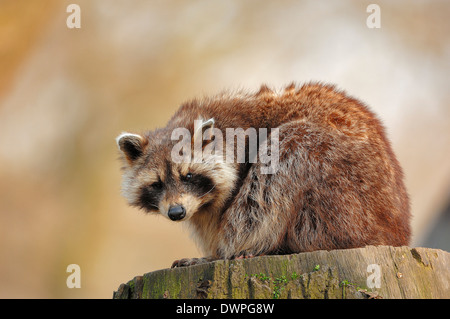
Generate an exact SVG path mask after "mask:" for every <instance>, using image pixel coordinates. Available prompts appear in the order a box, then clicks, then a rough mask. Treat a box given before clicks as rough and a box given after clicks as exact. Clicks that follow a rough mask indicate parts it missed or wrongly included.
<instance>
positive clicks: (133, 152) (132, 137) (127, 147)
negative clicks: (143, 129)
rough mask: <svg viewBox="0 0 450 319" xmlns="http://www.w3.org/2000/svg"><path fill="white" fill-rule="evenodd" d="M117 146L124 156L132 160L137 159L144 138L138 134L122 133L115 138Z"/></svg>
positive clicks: (140, 152) (140, 153)
mask: <svg viewBox="0 0 450 319" xmlns="http://www.w3.org/2000/svg"><path fill="white" fill-rule="evenodd" d="M116 142H117V146H118V147H119V150H121V151H122V152H123V153H124V154H125V156H126V158H127V159H128V160H129V161H130V162H133V161H135V160H136V159H138V158H139V157H140V156H141V155H142V152H143V146H144V138H143V137H142V136H140V135H138V134H132V133H122V134H120V135H119V136H117V138H116Z"/></svg>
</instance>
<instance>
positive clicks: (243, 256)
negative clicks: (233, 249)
mask: <svg viewBox="0 0 450 319" xmlns="http://www.w3.org/2000/svg"><path fill="white" fill-rule="evenodd" d="M260 256H261V255H260ZM253 257H255V255H253V254H249V253H242V254H240V255H238V256H234V257H232V258H231V259H248V258H253Z"/></svg>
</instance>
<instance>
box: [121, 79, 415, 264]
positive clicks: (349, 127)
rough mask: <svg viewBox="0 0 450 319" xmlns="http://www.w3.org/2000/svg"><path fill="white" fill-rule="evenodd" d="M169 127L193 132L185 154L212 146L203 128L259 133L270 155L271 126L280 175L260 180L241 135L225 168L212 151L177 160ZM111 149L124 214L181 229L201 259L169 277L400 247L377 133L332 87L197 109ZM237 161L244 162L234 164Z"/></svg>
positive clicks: (399, 197)
mask: <svg viewBox="0 0 450 319" xmlns="http://www.w3.org/2000/svg"><path fill="white" fill-rule="evenodd" d="M196 120H197V121H201V122H200V123H201V125H200V126H199V127H197V128H196V127H195V125H194V122H195V121H196ZM177 128H184V129H185V130H186V131H187V132H189V133H190V134H191V137H192V143H190V144H191V145H190V146H189V147H191V148H192V154H194V155H195V152H198V148H197V149H195V148H194V139H195V138H196V137H197V138H199V139H200V141H201V150H202V151H204V150H205V149H206V148H207V146H208V145H209V146H211V145H215V146H217V144H216V143H218V142H219V140H220V139H219V138H217V139H216V137H217V136H215V135H214V136H212V135H211V133H209V135H208V134H207V132H208V129H212V128H214V129H218V130H220V132H222V133H223V135H224V136H225V135H226V134H225V133H226V129H227V128H240V129H242V130H245V132H248V131H247V129H249V128H256V129H260V128H265V129H267V130H268V131H267V132H268V133H269V136H268V137H267V138H265V139H264V138H263V137H262V136H260V133H259V131H256V132H258V133H257V134H258V136H257V138H258V144H257V147H258V148H261V147H262V146H261V145H263V146H265V147H268V146H270V145H269V144H271V138H270V133H271V132H273V129H275V128H276V129H277V133H278V136H277V141H278V153H277V160H278V163H277V170H275V171H274V172H273V173H269V174H263V173H262V171H261V168H262V167H263V166H267V163H262V162H261V161H250V160H249V158H250V153H251V152H250V151H251V150H250V149H249V146H248V144H249V143H248V142H249V136H248V135H246V136H245V141H246V142H247V144H244V146H243V145H242V143H241V144H239V143H234V145H233V148H232V151H234V152H235V153H234V157H233V158H234V160H233V161H225V160H224V156H225V155H224V154H225V152H223V153H222V154H219V155H218V154H217V152H216V153H214V154H212V152H211V154H209V155H206V156H205V158H206V160H205V158H203V159H202V161H200V162H199V161H197V162H196V161H192V160H191V161H185V162H181V163H179V162H175V161H174V160H173V149H174V147H176V145H177V143H179V139H178V137H176V138H175V139H174V136H173V134H172V133H173V132H174V130H175V129H177ZM236 138H237V137H236ZM233 140H234V137H233ZM264 143H265V144H264ZM117 144H118V146H119V149H120V151H121V155H122V156H121V157H122V162H123V182H122V192H123V195H124V196H125V197H126V198H127V200H128V202H129V204H130V205H132V206H136V207H139V208H142V209H143V210H145V211H146V212H148V213H157V214H161V215H163V216H165V217H167V218H169V219H171V220H174V221H177V222H185V223H186V224H188V226H189V228H190V230H191V232H192V234H193V237H194V239H195V240H196V242H197V243H198V245H199V246H200V248H201V249H202V251H203V252H204V254H205V256H206V257H205V258H193V259H180V260H177V261H175V262H174V263H173V265H172V266H173V267H179V266H187V265H191V264H195V263H200V262H205V261H211V260H216V259H233V258H247V257H252V256H258V255H270V254H290V253H298V252H308V251H314V250H332V249H345V248H356V247H363V246H366V245H392V246H402V245H408V243H409V239H410V226H409V220H410V211H409V210H410V209H409V200H408V195H407V192H406V189H405V185H404V182H403V173H402V169H401V167H400V165H399V162H398V161H397V159H396V157H395V155H394V152H393V150H392V147H391V145H390V143H389V141H388V139H387V138H386V134H385V130H384V128H383V126H382V124H381V123H380V121H379V120H378V119H377V117H376V116H375V115H374V113H372V112H371V111H370V110H369V109H368V107H366V106H365V105H364V104H363V103H362V102H360V101H358V100H356V99H355V98H352V97H350V96H348V95H347V94H346V93H344V92H342V91H339V90H337V89H335V87H334V86H332V85H325V84H321V83H308V84H305V85H303V86H297V85H295V84H291V85H289V86H287V87H286V88H284V89H283V90H282V91H280V92H278V93H277V92H274V91H273V90H272V89H269V88H268V87H267V86H265V85H263V86H262V87H261V88H260V90H259V91H258V92H257V93H242V92H240V93H234V94H233V93H223V94H220V95H217V96H214V97H209V98H203V99H195V100H192V101H190V102H187V103H185V104H183V105H181V107H180V108H179V110H178V111H177V112H176V113H175V114H174V115H173V117H172V118H171V119H170V121H169V122H168V124H167V126H166V127H164V128H159V129H156V130H154V131H148V132H145V133H143V134H131V133H123V134H121V135H119V137H117ZM226 144H227V143H226V142H223V144H222V145H221V146H219V150H220V149H222V150H226V147H227V145H226ZM228 144H229V143H228ZM228 150H229V149H228ZM239 151H244V153H245V156H246V158H245V161H237V160H236V154H238V152H239ZM218 153H220V152H218ZM208 156H209V159H211V158H213V159H215V160H208Z"/></svg>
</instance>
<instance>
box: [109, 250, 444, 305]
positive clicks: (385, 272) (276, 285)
mask: <svg viewBox="0 0 450 319" xmlns="http://www.w3.org/2000/svg"><path fill="white" fill-rule="evenodd" d="M180 257H183V256H180ZM113 298H115V299H123V298H124V299H129V298H132V299H134V298H137V299H148V298H166V299H179V298H188V299H194V298H197V299H204V298H209V299H224V298H228V299H236V298H239V299H241V298H252V299H259V298H264V299H268V298H274V299H279V298H299V299H317V298H320V299H323V298H325V299H327V298H330V299H342V298H343V299H349V298H361V299H362V298H369V299H370V298H385V299H386V298H450V253H448V252H446V251H442V250H439V249H431V248H410V247H391V246H367V247H364V248H356V249H343V250H332V251H324V250H320V251H314V252H307V253H299V254H293V255H280V256H261V257H254V258H250V259H243V260H218V261H214V262H210V263H206V264H200V265H193V266H190V267H183V268H174V269H162V270H157V271H153V272H150V273H147V274H144V275H143V276H136V277H135V278H133V279H132V280H130V281H128V282H127V283H126V284H121V285H120V287H119V288H118V290H117V291H115V292H114V294H113Z"/></svg>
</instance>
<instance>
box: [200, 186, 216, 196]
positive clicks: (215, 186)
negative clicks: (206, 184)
mask: <svg viewBox="0 0 450 319" xmlns="http://www.w3.org/2000/svg"><path fill="white" fill-rule="evenodd" d="M215 187H216V185H214V186H213V187H212V188H211V189H210V190H209V191H207V192H206V193H204V194H203V195H202V196H199V198H202V197H203V196H205V195H207V194H208V193H211V191H212V190H213V189H214V188H215Z"/></svg>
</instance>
